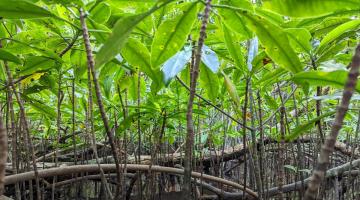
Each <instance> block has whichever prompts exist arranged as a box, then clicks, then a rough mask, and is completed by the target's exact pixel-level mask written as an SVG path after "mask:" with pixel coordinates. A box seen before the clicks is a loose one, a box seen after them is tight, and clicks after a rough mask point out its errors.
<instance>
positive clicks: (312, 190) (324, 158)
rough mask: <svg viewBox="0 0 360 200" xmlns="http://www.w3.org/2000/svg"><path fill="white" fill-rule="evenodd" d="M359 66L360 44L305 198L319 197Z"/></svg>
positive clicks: (306, 199) (355, 82)
mask: <svg viewBox="0 0 360 200" xmlns="http://www.w3.org/2000/svg"><path fill="white" fill-rule="evenodd" d="M359 67H360V44H359V45H358V46H357V47H356V50H355V55H354V56H353V58H352V62H351V63H350V72H349V75H348V79H347V81H346V84H345V88H344V91H343V97H342V100H341V103H340V105H339V107H338V108H337V112H336V116H335V120H334V123H333V124H332V127H331V132H330V135H329V136H328V137H327V138H326V140H325V143H324V145H323V146H322V148H321V152H320V156H319V160H318V164H317V166H316V168H315V169H314V171H313V174H312V176H311V178H310V182H309V184H308V188H307V190H306V193H305V200H311V199H316V198H317V193H318V189H319V187H320V184H321V182H322V181H323V180H324V178H325V174H326V168H327V166H328V165H329V162H330V155H331V154H332V153H333V152H334V150H335V143H336V138H337V136H338V134H339V131H340V129H341V127H342V124H343V121H344V117H345V114H346V112H347V110H348V108H349V104H350V99H351V97H352V95H353V93H354V90H355V87H356V84H357V77H358V75H359Z"/></svg>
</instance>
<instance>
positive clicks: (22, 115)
mask: <svg viewBox="0 0 360 200" xmlns="http://www.w3.org/2000/svg"><path fill="white" fill-rule="evenodd" d="M0 48H2V44H1V43H0ZM4 66H5V70H6V75H7V78H8V83H9V84H10V87H11V89H12V90H13V93H14V94H15V97H16V101H17V102H18V104H19V107H20V118H21V119H22V121H23V123H24V128H25V134H26V136H27V138H28V140H27V145H28V148H29V149H30V153H31V157H32V165H33V169H34V173H35V182H36V198H37V200H40V199H41V193H40V180H39V174H38V170H37V166H36V156H35V150H34V146H33V143H32V140H31V134H30V128H29V125H28V122H27V118H26V113H25V107H24V104H23V102H22V100H21V97H20V94H19V93H18V92H17V91H16V88H15V85H14V82H13V77H12V74H11V71H10V68H9V65H8V63H7V62H6V61H4Z"/></svg>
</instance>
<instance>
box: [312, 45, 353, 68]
mask: <svg viewBox="0 0 360 200" xmlns="http://www.w3.org/2000/svg"><path fill="white" fill-rule="evenodd" d="M347 43H348V41H342V42H340V43H336V44H333V45H331V46H329V45H328V47H327V48H326V50H324V51H323V53H322V54H321V55H319V57H318V59H317V60H316V64H317V65H320V63H322V62H324V61H327V60H330V59H333V58H334V56H335V55H336V54H337V53H339V52H340V51H341V50H343V49H345V47H346V45H347Z"/></svg>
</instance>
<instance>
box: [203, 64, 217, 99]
mask: <svg viewBox="0 0 360 200" xmlns="http://www.w3.org/2000/svg"><path fill="white" fill-rule="evenodd" d="M200 71H201V73H200V84H201V87H202V88H204V89H205V93H206V96H207V97H208V98H209V99H210V100H211V101H212V102H216V98H217V97H218V94H219V90H220V87H219V86H220V84H219V77H218V76H217V75H216V74H214V73H213V72H212V70H211V69H209V68H208V67H206V66H205V65H200Z"/></svg>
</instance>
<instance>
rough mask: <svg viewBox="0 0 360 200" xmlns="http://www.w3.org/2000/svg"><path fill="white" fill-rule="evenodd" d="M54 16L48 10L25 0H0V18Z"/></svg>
mask: <svg viewBox="0 0 360 200" xmlns="http://www.w3.org/2000/svg"><path fill="white" fill-rule="evenodd" d="M52 16H54V15H53V14H52V13H51V12H49V11H48V10H46V9H44V8H42V7H39V6H37V5H35V4H33V3H31V2H29V1H25V0H1V1H0V19H1V18H5V19H30V18H41V17H52Z"/></svg>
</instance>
